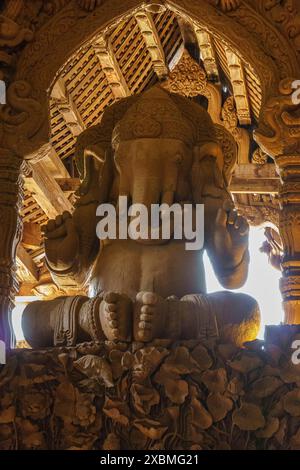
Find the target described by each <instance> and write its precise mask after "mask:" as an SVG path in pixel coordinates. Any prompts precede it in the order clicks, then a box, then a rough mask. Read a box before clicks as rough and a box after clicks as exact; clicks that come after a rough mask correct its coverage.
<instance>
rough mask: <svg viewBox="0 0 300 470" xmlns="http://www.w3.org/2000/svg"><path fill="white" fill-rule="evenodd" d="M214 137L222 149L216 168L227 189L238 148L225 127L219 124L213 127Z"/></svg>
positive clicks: (235, 162)
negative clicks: (220, 173) (219, 171)
mask: <svg viewBox="0 0 300 470" xmlns="http://www.w3.org/2000/svg"><path fill="white" fill-rule="evenodd" d="M215 130H216V135H217V139H218V142H219V145H220V147H221V149H222V155H221V158H220V159H219V161H218V166H219V168H220V170H221V172H222V175H223V178H224V182H225V186H226V188H228V187H229V185H230V183H231V179H232V175H233V173H234V170H235V167H236V164H237V155H238V147H237V144H236V141H235V140H234V138H233V136H232V135H231V134H230V132H229V131H227V129H225V127H223V126H220V125H219V124H216V125H215Z"/></svg>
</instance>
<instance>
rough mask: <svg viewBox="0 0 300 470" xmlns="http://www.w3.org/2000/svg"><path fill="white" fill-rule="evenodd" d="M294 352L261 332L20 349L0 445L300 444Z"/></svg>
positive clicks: (6, 377)
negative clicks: (245, 340) (261, 337)
mask: <svg viewBox="0 0 300 470" xmlns="http://www.w3.org/2000/svg"><path fill="white" fill-rule="evenodd" d="M262 346H264V349H262ZM292 352H294V351H292V350H290V349H289V346H286V345H285V347H284V350H282V349H281V348H280V345H278V344H277V345H274V344H273V345H272V344H267V343H265V344H263V343H262V342H260V341H256V342H254V343H251V344H249V345H248V348H246V349H237V348H236V347H234V346H232V345H230V344H217V343H216V342H215V341H208V342H206V343H203V342H201V343H200V342H199V341H180V342H177V343H170V342H169V341H156V342H154V343H151V344H148V345H147V347H145V346H144V345H142V344H138V343H133V344H130V345H127V344H124V343H123V344H120V343H119V344H116V343H111V342H106V343H86V344H82V345H79V346H77V347H76V348H55V349H51V350H50V349H48V350H39V351H33V350H17V351H15V352H14V353H13V354H12V355H11V356H10V358H9V360H8V363H7V365H6V366H5V367H4V368H3V369H2V372H1V374H0V449H106V450H114V449H122V450H127V449H145V450H149V449H158V450H160V449H166V450H174V449H180V450H182V449H195V450H198V449H199V450H200V449H300V365H298V366H297V365H293V364H292V362H291V354H292Z"/></svg>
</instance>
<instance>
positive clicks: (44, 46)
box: [1, 0, 300, 159]
mask: <svg viewBox="0 0 300 470" xmlns="http://www.w3.org/2000/svg"><path fill="white" fill-rule="evenodd" d="M62 3H64V2H62ZM65 3H66V4H65V6H64V7H63V8H62V9H60V10H59V11H57V13H56V14H55V15H54V16H53V17H52V18H51V19H49V20H48V21H47V22H46V23H45V24H42V26H41V27H40V28H39V29H38V30H37V31H36V33H35V35H34V38H33V40H32V41H31V42H30V43H28V44H27V45H26V46H25V47H24V49H23V51H22V53H21V55H20V57H19V60H18V62H17V65H16V73H15V76H14V80H15V82H14V83H11V85H10V88H9V90H8V102H9V104H10V105H11V107H12V108H13V109H16V110H18V111H20V112H22V111H25V112H26V113H27V115H28V119H29V120H30V121H31V124H30V126H29V124H28V125H27V126H26V125H25V123H24V122H23V124H24V125H23V127H21V126H16V127H15V128H14V132H13V134H14V135H13V136H12V139H9V138H7V143H6V145H4V147H6V148H7V147H9V148H11V147H13V148H14V151H15V152H16V153H19V152H20V151H21V153H22V155H20V156H21V157H24V156H25V157H26V158H29V159H30V158H31V157H32V153H34V152H35V151H36V150H38V149H40V147H41V146H42V145H45V144H47V142H48V139H49V124H48V91H49V89H50V88H51V84H52V83H53V81H54V79H55V77H56V75H57V74H58V73H59V71H60V69H61V68H62V67H63V65H64V64H65V63H66V62H67V61H68V60H69V59H70V57H71V56H72V55H73V54H74V53H76V51H77V50H78V49H79V48H80V47H82V46H83V45H84V44H86V43H87V42H89V41H91V40H92V38H93V37H94V36H96V35H97V34H99V32H100V31H102V32H103V31H105V30H108V29H109V28H110V27H111V26H112V25H114V24H115V23H116V22H118V21H120V20H121V19H122V18H123V19H124V17H128V16H130V15H132V14H133V13H134V12H135V11H136V10H137V9H139V8H142V7H143V6H145V4H147V3H151V2H147V1H143V0H126V1H122V2H120V1H119V0H106V1H105V0H104V2H103V4H102V5H101V6H99V7H97V8H96V9H95V10H94V11H92V12H86V11H83V10H82V8H80V6H79V5H78V0H71V1H69V2H68V1H66V2H65ZM161 3H165V5H166V6H167V7H169V8H170V9H172V10H175V11H176V12H178V14H179V15H180V16H184V17H187V18H189V19H192V20H193V21H195V22H196V23H198V24H199V25H201V28H203V29H207V30H208V31H210V32H211V33H212V34H214V35H215V36H216V37H217V38H221V39H222V40H223V41H225V43H227V44H228V45H229V46H230V47H231V48H232V49H234V50H235V51H237V52H238V53H239V54H240V55H241V56H242V58H243V60H244V61H246V62H247V63H249V64H250V65H251V66H252V67H253V69H254V70H255V72H256V74H257V76H258V77H259V79H260V82H261V87H262V106H263V103H264V102H265V101H267V99H268V98H269V97H270V96H272V95H273V94H275V93H276V91H277V89H278V84H279V82H280V80H282V79H284V78H287V77H296V76H297V74H298V75H299V74H300V67H299V65H298V62H297V58H296V53H295V50H294V49H293V47H292V45H291V44H290V42H289V41H288V40H287V39H286V38H285V37H284V35H283V34H282V33H281V32H280V31H278V30H277V29H276V28H275V27H274V25H273V24H272V23H271V22H270V20H269V19H268V18H266V17H264V16H263V15H262V14H260V13H258V12H257V11H256V10H255V9H254V8H253V6H251V2H246V1H237V2H236V5H238V6H237V8H233V10H232V11H226V9H227V8H226V3H228V4H229V3H230V2H226V1H223V2H219V3H220V5H219V6H214V5H213V4H212V3H214V4H216V3H217V2H214V1H212V0H197V1H194V0H183V1H181V0H168V1H165V2H164V1H161ZM241 45H242V46H241ZM29 99H33V100H34V101H36V103H35V104H34V102H33V101H31V102H29ZM1 117H3V116H1ZM34 120H36V129H35V131H34V129H33V127H34ZM8 124H10V122H9V121H8ZM28 127H30V129H28ZM24 134H25V135H24ZM21 135H22V146H21V145H20V143H21V140H20V139H21ZM11 140H13V141H14V142H11Z"/></svg>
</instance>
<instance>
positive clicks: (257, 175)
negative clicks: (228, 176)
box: [230, 163, 280, 194]
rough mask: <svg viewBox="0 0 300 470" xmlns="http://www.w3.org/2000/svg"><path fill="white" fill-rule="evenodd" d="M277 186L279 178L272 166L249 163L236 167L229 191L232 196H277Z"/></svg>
mask: <svg viewBox="0 0 300 470" xmlns="http://www.w3.org/2000/svg"><path fill="white" fill-rule="evenodd" d="M279 184H280V183H279V176H278V175H277V173H276V169H275V165H274V164H271V163H267V164H265V165H255V164H251V163H249V164H245V165H238V166H237V167H236V169H235V172H234V175H233V178H232V181H231V184H230V191H231V192H232V193H233V194H253V193H255V194H277V193H278V189H279Z"/></svg>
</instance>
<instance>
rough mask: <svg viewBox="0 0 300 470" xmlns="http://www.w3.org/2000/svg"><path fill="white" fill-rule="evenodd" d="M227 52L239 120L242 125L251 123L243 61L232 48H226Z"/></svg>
mask: <svg viewBox="0 0 300 470" xmlns="http://www.w3.org/2000/svg"><path fill="white" fill-rule="evenodd" d="M225 52H226V59H227V64H228V69H229V74H230V80H231V84H232V89H233V95H234V99H235V103H236V110H237V115H238V118H239V122H240V124H241V125H248V124H251V112H250V105H249V97H248V91H247V85H246V79H245V73H244V67H243V64H242V61H241V59H240V58H239V57H238V56H237V55H236V54H235V53H234V52H233V51H231V50H230V49H228V48H226V50H225Z"/></svg>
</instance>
